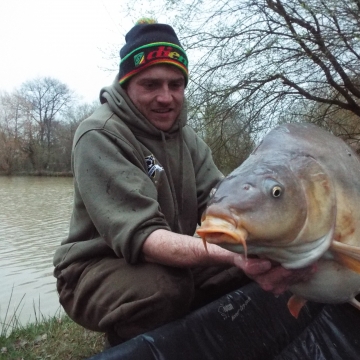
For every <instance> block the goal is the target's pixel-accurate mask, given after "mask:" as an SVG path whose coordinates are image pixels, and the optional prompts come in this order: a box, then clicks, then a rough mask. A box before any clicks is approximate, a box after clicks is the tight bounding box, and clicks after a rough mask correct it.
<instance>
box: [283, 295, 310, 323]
mask: <svg viewBox="0 0 360 360" xmlns="http://www.w3.org/2000/svg"><path fill="white" fill-rule="evenodd" d="M306 302H307V300H305V299H304V298H302V297H301V296H298V295H293V296H292V297H291V298H290V299H289V301H288V303H287V306H288V309H289V311H290V314H291V315H292V316H293V317H294V318H295V319H297V318H298V316H299V313H300V310H301V309H302V307H303V306H304V305H305V304H306Z"/></svg>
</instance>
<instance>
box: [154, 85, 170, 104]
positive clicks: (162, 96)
mask: <svg viewBox="0 0 360 360" xmlns="http://www.w3.org/2000/svg"><path fill="white" fill-rule="evenodd" d="M171 100H172V96H171V91H170V89H169V86H167V85H164V86H163V87H162V88H161V89H160V90H159V93H158V96H157V101H159V102H164V103H167V102H170V101H171Z"/></svg>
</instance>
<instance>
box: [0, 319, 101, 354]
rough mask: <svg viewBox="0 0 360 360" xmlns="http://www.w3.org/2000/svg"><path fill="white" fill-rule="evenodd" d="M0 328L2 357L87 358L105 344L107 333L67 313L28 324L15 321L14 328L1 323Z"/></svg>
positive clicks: (99, 350)
mask: <svg viewBox="0 0 360 360" xmlns="http://www.w3.org/2000/svg"><path fill="white" fill-rule="evenodd" d="M1 325H3V326H2V327H1ZM0 329H1V332H0V359H1V360H2V359H4V360H5V359H6V360H10V359H16V360H21V359H24V360H40V359H44V360H49V359H56V360H65V359H67V360H70V359H71V360H80V359H81V360H83V359H86V358H88V357H91V356H93V355H95V354H97V353H99V352H101V351H102V350H103V347H104V334H102V333H97V332H93V331H89V330H86V329H84V328H83V327H81V326H79V325H77V324H76V323H74V322H73V321H72V320H71V319H70V318H69V317H68V316H66V315H63V316H61V317H60V316H54V317H51V318H50V317H49V318H48V319H42V321H38V320H37V321H36V322H35V323H29V324H27V325H26V326H21V325H20V324H18V323H17V322H16V321H13V322H12V324H11V327H10V328H9V325H8V326H5V325H4V324H0ZM9 330H12V331H11V333H10V334H9Z"/></svg>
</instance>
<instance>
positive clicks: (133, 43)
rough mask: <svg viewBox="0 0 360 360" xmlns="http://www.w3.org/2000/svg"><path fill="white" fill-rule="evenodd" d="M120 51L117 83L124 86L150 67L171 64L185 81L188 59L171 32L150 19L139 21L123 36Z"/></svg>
mask: <svg viewBox="0 0 360 360" xmlns="http://www.w3.org/2000/svg"><path fill="white" fill-rule="evenodd" d="M125 41H126V44H125V45H124V46H123V47H122V49H121V50H120V59H121V61H120V73H119V83H120V85H122V86H123V85H124V84H125V83H126V81H128V80H129V79H130V78H131V77H132V76H134V75H135V74H137V73H138V72H140V71H142V70H144V69H147V68H148V67H149V66H151V65H156V64H171V65H175V66H176V67H177V68H179V69H180V70H181V71H182V72H183V74H184V78H185V85H186V84H187V81H188V59H187V56H186V53H185V51H184V49H183V48H182V47H181V44H180V42H179V39H178V38H177V36H176V34H175V31H174V29H173V28H172V27H171V26H170V25H166V24H158V23H156V22H155V21H154V20H152V19H141V20H139V21H138V22H137V23H136V24H135V26H134V27H133V28H132V29H131V30H130V31H129V32H128V33H127V34H126V36H125Z"/></svg>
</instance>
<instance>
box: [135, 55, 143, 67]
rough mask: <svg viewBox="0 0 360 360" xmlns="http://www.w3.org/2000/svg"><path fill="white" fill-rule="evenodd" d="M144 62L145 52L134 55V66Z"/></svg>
mask: <svg viewBox="0 0 360 360" xmlns="http://www.w3.org/2000/svg"><path fill="white" fill-rule="evenodd" d="M144 62H145V53H144V52H141V53H139V54H136V55H135V56H134V63H135V66H139V65H141V64H143V63H144Z"/></svg>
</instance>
